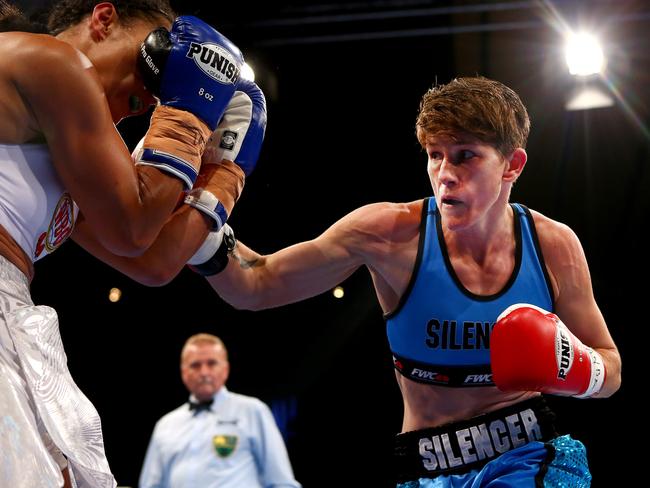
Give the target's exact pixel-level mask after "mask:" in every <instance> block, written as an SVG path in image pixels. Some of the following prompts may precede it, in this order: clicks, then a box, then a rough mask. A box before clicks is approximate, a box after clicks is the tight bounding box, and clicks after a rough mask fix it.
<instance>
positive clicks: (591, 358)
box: [490, 303, 606, 398]
mask: <svg viewBox="0 0 650 488" xmlns="http://www.w3.org/2000/svg"><path fill="white" fill-rule="evenodd" d="M490 361H491V363H492V379H493V381H494V384H495V385H496V386H497V387H498V388H499V389H500V390H502V391H540V392H542V393H552V394H559V395H572V396H576V397H579V398H584V397H589V396H592V395H595V394H596V393H598V392H599V391H600V389H601V388H602V386H603V383H604V382H605V374H606V372H605V364H604V363H603V358H602V357H601V356H600V354H598V353H597V352H596V351H594V350H593V349H592V348H590V347H587V346H585V345H584V344H583V343H582V342H580V340H579V339H578V338H577V337H576V336H574V335H573V334H572V333H571V331H570V330H569V329H568V328H567V326H566V325H564V323H563V322H562V321H561V320H560V319H559V317H558V316H557V315H555V314H553V313H550V312H547V311H546V310H544V309H542V308H539V307H536V306H535V305H529V304H526V303H518V304H516V305H512V306H510V307H508V308H507V309H506V310H505V311H504V312H503V313H501V315H499V318H498V319H497V322H496V323H495V324H494V329H493V330H492V334H491V335H490Z"/></svg>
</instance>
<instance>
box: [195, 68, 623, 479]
mask: <svg viewBox="0 0 650 488" xmlns="http://www.w3.org/2000/svg"><path fill="white" fill-rule="evenodd" d="M416 127H417V136H418V139H419V141H420V143H421V145H422V147H423V148H424V149H425V151H426V154H427V158H428V165H427V172H428V174H429V179H430V182H431V186H432V188H433V193H434V197H432V198H427V199H424V200H418V201H414V202H409V203H376V204H371V205H366V206H364V207H361V208H359V209H357V210H355V211H353V212H351V213H350V214H348V215H346V216H345V217H343V218H342V219H341V220H339V221H338V222H336V223H335V224H334V225H332V226H331V227H330V228H329V229H327V230H326V231H325V232H324V233H323V234H322V235H320V236H319V237H317V238H316V239H314V240H311V241H307V242H302V243H299V244H296V245H293V246H291V247H288V248H286V249H282V250H280V251H278V252H275V253H273V254H269V255H264V256H262V255H259V254H257V253H255V252H254V251H252V250H251V249H249V248H247V247H246V246H244V245H243V244H241V243H236V241H235V240H234V237H233V232H232V230H230V229H228V231H227V233H226V236H227V237H228V238H227V239H223V241H222V240H221V236H219V235H215V236H211V237H210V238H209V239H208V240H206V243H205V245H204V250H205V249H208V248H210V249H211V252H209V253H207V252H206V255H211V256H212V257H211V258H210V259H206V261H205V263H203V264H200V265H199V266H196V267H195V268H196V269H197V270H198V271H199V272H202V273H204V274H206V275H209V276H208V281H209V282H210V284H211V285H212V287H213V288H214V289H215V290H216V291H217V292H218V293H219V295H221V297H223V298H224V299H225V300H226V301H228V302H229V303H231V304H232V305H233V306H235V307H237V308H244V309H253V310H257V309H263V308H269V307H276V306H279V305H283V304H288V303H292V302H296V301H299V300H302V299H305V298H308V297H311V296H314V295H316V294H319V293H322V292H324V291H327V290H329V289H331V288H332V287H334V286H336V285H337V284H339V283H340V282H341V281H343V280H344V279H346V278H347V277H348V276H350V275H351V274H352V273H353V272H354V271H355V270H356V269H357V268H359V267H360V266H366V267H367V268H368V270H369V272H370V274H371V276H372V280H373V283H374V287H375V291H376V294H377V298H378V300H379V303H380V305H381V307H382V309H383V310H384V312H385V316H386V321H387V325H386V326H387V333H388V339H389V343H390V347H391V350H392V352H393V361H394V365H395V370H396V378H397V381H398V383H399V386H400V390H401V392H402V397H403V403H404V418H403V423H402V433H401V434H399V435H398V436H397V438H396V446H395V457H396V473H395V476H396V478H397V482H398V483H399V486H401V487H418V486H420V487H445V486H454V487H458V486H462V487H478V486H484V485H486V484H487V483H489V482H491V481H495V482H497V481H498V482H499V483H500V484H499V486H513V487H525V486H528V487H533V486H536V485H535V483H538V484H539V483H543V486H573V487H577V486H588V485H589V482H590V479H591V475H590V473H589V470H588V466H587V460H586V455H585V450H584V446H583V445H582V444H581V443H580V442H579V441H576V440H573V439H572V438H571V437H569V436H559V435H558V434H557V433H556V432H555V429H554V427H553V424H552V421H551V419H552V414H551V412H549V410H548V407H547V406H546V405H545V404H544V401H543V399H542V397H541V394H540V392H546V393H552V394H558V395H573V396H580V397H585V396H597V397H607V396H609V395H612V394H613V393H614V392H615V391H616V390H617V389H618V388H619V385H620V369H621V360H620V356H619V353H618V350H617V348H616V345H615V344H614V342H613V340H612V338H611V336H610V334H609V331H608V329H607V325H606V323H605V320H604V318H603V316H602V314H601V312H600V310H599V308H598V305H597V304H596V301H595V299H594V295H593V292H592V286H591V281H590V276H589V270H588V266H587V262H586V259H585V256H584V253H583V251H582V247H581V244H580V242H579V240H578V238H577V237H576V235H575V234H574V233H573V232H572V231H571V230H570V229H569V228H568V227H567V226H566V225H563V224H561V223H559V222H556V221H553V220H551V219H550V218H548V217H546V216H544V215H542V214H540V213H538V212H535V211H532V210H529V209H527V208H526V207H524V206H523V205H518V204H511V203H510V202H509V197H510V191H511V188H512V186H513V184H514V183H515V181H516V180H517V178H519V176H520V175H521V173H522V171H523V169H524V166H525V164H526V159H527V155H526V151H525V146H526V141H527V138H528V132H529V127H530V124H529V119H528V114H527V111H526V108H525V107H524V105H523V104H522V102H521V100H520V98H519V96H518V95H517V94H516V93H515V92H514V91H513V90H511V89H510V88H508V87H506V86H504V85H503V84H501V83H499V82H497V81H493V80H489V79H486V78H482V77H474V78H460V79H456V80H454V81H452V82H450V83H449V84H447V85H441V86H436V87H434V88H432V89H431V90H429V91H428V92H427V93H426V94H425V95H424V97H423V99H422V102H421V106H420V112H419V116H418V119H417V124H416ZM551 312H553V313H551ZM555 314H557V315H555ZM558 317H559V318H558ZM560 319H561V321H560ZM562 321H563V322H562ZM495 324H496V325H495ZM564 324H566V325H564Z"/></svg>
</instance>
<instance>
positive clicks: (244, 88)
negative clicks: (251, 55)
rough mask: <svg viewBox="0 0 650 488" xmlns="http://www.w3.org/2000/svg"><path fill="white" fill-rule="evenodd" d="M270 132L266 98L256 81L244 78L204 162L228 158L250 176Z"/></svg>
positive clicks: (207, 150) (210, 143)
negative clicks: (265, 135)
mask: <svg viewBox="0 0 650 488" xmlns="http://www.w3.org/2000/svg"><path fill="white" fill-rule="evenodd" d="M265 132H266V98H264V93H263V92H262V90H261V89H260V87H259V86H257V85H256V84H255V82H254V81H251V80H246V79H244V78H241V79H240V80H239V83H238V84H237V89H236V90H235V94H234V95H233V97H232V100H230V103H228V106H227V107H226V111H225V113H224V115H223V118H222V119H221V121H220V122H219V125H218V126H217V130H215V131H214V133H213V134H212V136H211V137H210V140H209V141H208V145H207V147H206V150H205V153H204V154H203V162H204V163H209V162H215V163H219V162H221V161H222V160H224V159H227V160H228V161H232V162H233V163H235V164H237V166H239V167H240V168H241V169H242V171H243V172H244V174H245V175H246V176H249V175H250V174H251V173H252V172H253V169H255V165H256V164H257V158H258V157H259V155H260V150H261V149H262V142H263V141H264V133H265Z"/></svg>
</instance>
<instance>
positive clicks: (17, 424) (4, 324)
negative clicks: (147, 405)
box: [0, 256, 116, 488]
mask: <svg viewBox="0 0 650 488" xmlns="http://www.w3.org/2000/svg"><path fill="white" fill-rule="evenodd" d="M61 453H63V454H64V455H65V458H67V463H68V464H69V467H70V470H71V474H72V476H71V478H72V479H73V481H72V482H73V486H76V487H78V488H91V487H92V488H114V487H115V486H116V482H115V479H114V478H113V475H112V474H111V472H110V468H109V466H108V461H107V460H106V455H105V454H104V441H103V437H102V432H101V422H100V419H99V415H98V414H97V410H95V407H93V405H92V403H91V402H90V400H88V398H86V396H85V395H84V394H83V393H82V392H81V390H80V389H79V387H78V386H77V385H76V384H75V382H74V380H73V379H72V377H71V376H70V372H69V371H68V367H67V359H66V356H65V352H64V350H63V344H62V342H61V336H60V334H59V322H58V317H57V315H56V312H55V311H54V310H53V309H52V308H50V307H44V306H35V305H34V303H33V302H32V300H31V297H30V295H29V282H28V280H27V277H26V276H25V275H24V274H22V273H21V272H20V270H18V268H16V267H15V266H14V265H13V264H11V263H10V262H9V261H7V260H6V259H5V258H3V257H2V256H0V486H2V487H5V486H7V487H8V486H11V487H12V488H33V487H36V486H38V487H44V488H50V487H52V488H59V487H61V486H63V477H62V475H61V468H62V467H64V466H65V458H64V457H63V456H62V455H61Z"/></svg>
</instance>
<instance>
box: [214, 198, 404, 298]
mask: <svg viewBox="0 0 650 488" xmlns="http://www.w3.org/2000/svg"><path fill="white" fill-rule="evenodd" d="M394 213H395V212H394V210H392V207H391V206H390V204H373V205H367V206H365V207H362V208H360V209H357V210H355V211H353V212H352V213H350V214H348V215H346V216H345V217H343V218H342V219H341V220H339V221H338V222H336V223H335V224H334V225H332V226H331V227H330V228H329V229H327V230H326V231H325V232H323V234H321V235H320V236H319V237H317V238H316V239H313V240H310V241H306V242H301V243H299V244H295V245H293V246H290V247H287V248H285V249H282V250H280V251H277V252H275V253H273V254H269V255H265V256H262V255H260V254H258V253H256V252H255V251H253V250H252V249H250V248H248V247H247V246H245V245H243V244H242V243H237V246H236V247H235V250H234V252H233V255H232V256H231V257H230V263H229V264H228V266H227V267H226V269H225V270H224V271H223V272H221V273H219V274H217V275H214V276H211V277H209V278H208V282H209V283H210V285H211V286H212V288H214V289H215V291H216V292H217V293H219V295H220V296H221V297H222V298H223V299H224V300H226V301H227V302H228V303H230V304H231V305H233V306H234V307H236V308H243V309H251V310H259V309H264V308H270V307H277V306H280V305H285V304H288V303H293V302H297V301H300V300H304V299H306V298H309V297H313V296H315V295H317V294H319V293H323V292H324V291H327V290H329V289H331V288H332V287H334V286H336V285H337V284H339V283H341V282H342V281H343V280H345V279H346V278H347V277H349V276H350V275H351V274H352V273H353V272H354V271H355V270H356V269H357V268H359V267H360V266H362V265H366V266H369V267H370V266H372V265H373V261H375V258H374V257H373V256H376V255H379V254H381V251H379V249H380V248H384V249H385V243H386V242H387V241H390V239H391V238H392V235H391V233H392V232H393V227H392V221H391V219H394V217H393V216H392V214H394Z"/></svg>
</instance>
